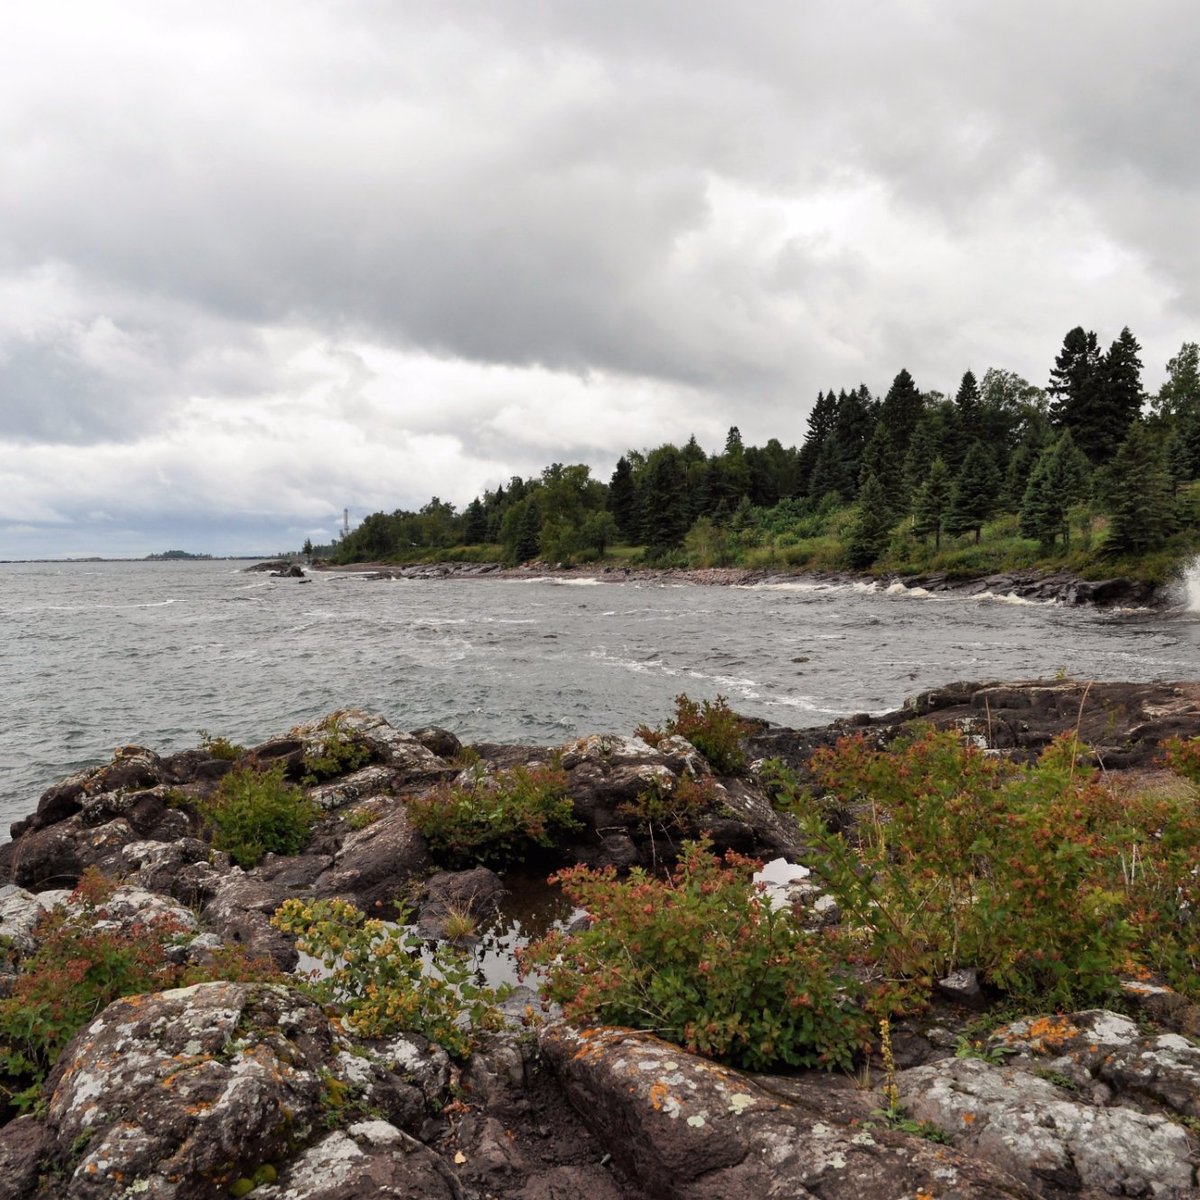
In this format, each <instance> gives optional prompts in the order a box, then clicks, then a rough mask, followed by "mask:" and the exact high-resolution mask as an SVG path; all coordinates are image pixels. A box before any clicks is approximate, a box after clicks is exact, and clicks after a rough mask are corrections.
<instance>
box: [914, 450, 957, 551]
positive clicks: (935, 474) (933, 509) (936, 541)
mask: <svg viewBox="0 0 1200 1200" xmlns="http://www.w3.org/2000/svg"><path fill="white" fill-rule="evenodd" d="M949 508H950V468H949V467H948V466H946V463H945V461H944V460H943V459H942V458H940V457H938V458H935V459H934V460H933V462H932V463H931V464H930V466H929V470H928V472H927V474H926V476H925V481H924V482H923V483H922V484H921V485H920V487H918V488H917V491H916V494H915V496H914V498H913V532H914V533H915V534H916V535H917V536H918V537H919V538H921V540H922V541H924V539H925V538H927V537H928V536H929V535H930V534H931V533H932V534H933V545H934V549H940V548H941V545H942V530H943V529H944V528H945V527H946V517H947V515H948V513H949Z"/></svg>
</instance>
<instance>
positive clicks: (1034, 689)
mask: <svg viewBox="0 0 1200 1200" xmlns="http://www.w3.org/2000/svg"><path fill="white" fill-rule="evenodd" d="M914 718H920V719H922V720H924V721H928V722H930V723H932V724H933V725H935V726H937V727H938V728H939V729H947V728H949V729H956V730H958V731H960V732H962V733H964V734H966V735H967V736H970V737H974V738H976V739H977V740H978V743H979V744H980V745H981V746H986V747H989V748H992V749H998V750H1002V751H1005V752H1007V753H1008V754H1010V755H1011V756H1013V757H1015V758H1018V759H1021V758H1024V759H1028V758H1031V757H1033V756H1034V755H1035V754H1037V753H1038V752H1039V751H1040V750H1041V749H1042V748H1043V747H1045V746H1046V745H1048V744H1049V743H1050V742H1051V741H1052V740H1053V739H1054V738H1056V737H1058V736H1059V735H1061V734H1064V733H1077V734H1078V736H1079V739H1080V741H1082V742H1083V743H1084V744H1085V745H1088V746H1091V747H1094V748H1096V749H1097V751H1098V752H1099V755H1100V756H1101V757H1102V758H1103V761H1104V764H1105V767H1106V768H1107V769H1108V770H1110V771H1113V770H1124V769H1128V768H1132V767H1136V768H1145V767H1149V766H1152V765H1153V764H1154V762H1155V761H1156V760H1157V758H1158V757H1159V753H1160V752H1159V744H1160V743H1161V742H1163V741H1164V740H1166V739H1167V738H1170V737H1176V736H1178V737H1185V738H1188V737H1195V736H1196V734H1197V732H1200V683H1196V682H1177V683H1101V682H1088V683H1083V682H1080V681H1078V680H1073V679H1064V680H1030V681H1022V682H1011V681H1003V682H1001V681H994V680H993V681H990V682H959V683H950V684H945V685H943V686H941V687H938V688H935V689H932V690H930V691H927V692H921V693H919V694H918V695H916V696H914V697H912V698H911V699H909V700H908V701H906V703H905V705H904V707H903V708H901V709H899V710H897V711H894V712H889V713H882V714H877V715H874V716H864V717H863V718H862V720H861V721H859V722H858V723H857V724H858V731H859V732H862V733H863V734H865V735H866V736H867V737H868V738H869V739H870V740H871V741H873V742H874V743H875V744H877V745H880V746H882V745H886V744H887V743H888V742H890V741H892V740H894V739H895V738H896V737H897V736H899V735H900V734H901V733H902V732H903V731H904V730H905V728H906V727H907V726H908V724H909V723H910V722H911V721H912V720H913V719H914ZM851 724H852V723H851V722H850V721H848V720H842V721H836V722H834V723H833V724H832V725H829V726H826V727H824V728H821V729H808V730H805V729H798V730H791V729H776V728H771V729H768V730H766V731H764V732H760V733H755V734H752V735H751V737H750V739H749V740H750V746H751V752H752V753H753V755H754V756H755V757H756V758H760V759H766V758H779V759H782V760H783V761H784V762H785V763H786V764H787V765H788V766H789V767H791V768H792V769H793V770H794V771H796V772H797V773H798V774H799V776H800V780H801V782H802V783H807V782H809V781H810V778H811V777H810V776H809V774H808V760H809V759H810V758H811V756H812V754H813V752H814V751H815V750H817V749H819V748H822V747H825V746H831V745H833V744H834V743H835V742H836V741H837V739H838V738H839V737H841V736H844V735H845V734H846V733H848V732H851V731H852V730H851Z"/></svg>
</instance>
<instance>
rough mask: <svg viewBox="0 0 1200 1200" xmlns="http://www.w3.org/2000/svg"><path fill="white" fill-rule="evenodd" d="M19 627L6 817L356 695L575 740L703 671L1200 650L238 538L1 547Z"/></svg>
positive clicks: (904, 608)
mask: <svg viewBox="0 0 1200 1200" xmlns="http://www.w3.org/2000/svg"><path fill="white" fill-rule="evenodd" d="M0 632H2V633H3V636H2V637H0V728H2V729H3V742H2V743H0V830H5V829H6V828H7V823H8V822H9V821H10V820H13V819H15V818H16V817H19V816H23V815H24V814H25V813H27V812H29V811H31V810H32V809H33V807H34V806H35V804H36V802H37V799H38V796H39V795H40V794H41V792H42V791H43V790H44V789H45V788H46V787H48V786H49V785H50V784H51V783H53V782H55V781H56V780H58V779H59V778H61V777H62V776H63V775H65V774H67V773H69V772H70V771H72V770H75V769H77V768H78V767H80V766H83V765H87V764H90V763H94V762H97V761H101V760H107V758H108V757H109V755H110V754H111V753H112V749H113V747H114V746H116V745H118V744H121V743H125V742H137V743H142V744H145V745H149V746H152V747H154V748H155V749H158V750H162V751H170V750H175V749H182V748H184V747H187V746H193V745H196V744H197V742H198V740H199V739H198V731H199V730H201V729H204V730H208V731H210V732H211V733H214V734H222V735H225V736H228V737H231V738H233V739H234V740H236V741H241V742H245V743H253V742H256V741H261V740H263V739H265V738H267V737H270V736H273V735H275V734H277V733H281V732H283V731H285V730H286V729H287V728H289V727H290V726H291V725H293V724H295V723H296V722H298V721H301V720H305V719H308V718H311V717H315V716H319V715H322V714H324V713H326V712H329V711H330V710H332V709H334V708H339V707H344V706H347V705H357V706H360V707H364V708H369V709H373V710H377V711H380V712H382V713H384V714H385V715H386V716H387V717H389V718H390V719H391V720H392V721H393V722H395V723H396V724H398V725H400V726H401V727H403V728H415V727H417V726H418V725H425V724H429V723H434V724H438V725H444V726H446V727H447V728H449V729H451V730H453V731H454V732H455V733H457V734H458V735H459V737H461V738H463V740H464V741H467V740H488V741H522V742H547V743H553V742H558V741H563V740H565V739H567V738H569V737H571V736H573V735H576V734H580V733H589V732H602V731H630V730H632V729H633V728H634V727H635V726H636V725H637V724H639V723H640V722H643V721H645V722H648V723H650V724H654V723H657V722H659V721H661V720H662V719H664V718H665V717H666V716H667V715H669V713H670V712H671V710H672V697H673V696H675V695H676V694H677V693H679V692H681V691H686V692H687V693H688V694H689V695H691V696H693V697H695V698H697V699H701V698H712V697H714V696H715V695H716V694H717V693H723V694H724V695H726V696H728V698H729V700H730V702H731V703H732V704H733V705H734V707H735V708H737V709H738V710H739V711H742V712H744V713H747V714H753V715H756V716H762V717H766V718H768V719H769V720H772V721H776V722H779V723H781V724H785V725H793V726H802V725H813V724H823V723H825V722H827V721H829V720H831V719H832V718H834V717H835V716H840V715H844V714H847V713H852V712H861V711H864V710H866V711H872V710H881V709H886V708H892V707H895V706H897V705H898V704H899V703H900V702H901V701H902V700H903V699H904V698H905V697H906V696H909V695H911V694H913V693H914V692H916V691H919V690H921V689H924V688H928V687H934V686H937V685H938V684H941V683H945V682H947V681H949V680H952V679H971V678H984V677H989V676H990V677H1005V678H1017V677H1030V676H1038V675H1042V676H1052V675H1054V674H1055V673H1056V672H1058V671H1059V670H1062V669H1066V670H1069V671H1070V673H1071V674H1073V675H1077V676H1080V677H1085V678H1095V679H1128V680H1149V679H1185V678H1195V677H1197V675H1198V674H1200V624H1198V623H1196V622H1195V621H1194V620H1192V619H1190V618H1188V617H1186V616H1180V615H1176V616H1174V617H1171V616H1166V617H1164V616H1161V615H1155V614H1149V613H1140V614H1138V613H1135V614H1125V615H1119V614H1118V615H1109V614H1101V613H1096V612H1092V611H1088V610H1079V609H1066V608H1058V607H1054V606H1049V605H1029V604H1012V603H1008V602H1005V601H1003V600H996V599H984V600H966V599H962V598H957V597H928V596H924V595H922V594H919V593H913V592H902V591H893V592H880V591H871V590H867V589H865V588H863V587H861V586H857V587H856V586H852V585H846V586H837V587H828V586H814V585H805V584H781V585H767V586H762V587H756V588H726V587H697V586H658V585H652V584H645V583H633V582H611V583H610V582H594V583H584V582H582V581H571V582H566V581H562V580H549V579H539V580H528V581H511V580H496V579H479V580H457V581H455V580H437V581H395V582H378V581H371V580H367V579H364V578H362V577H356V576H347V575H315V576H313V577H312V579H311V582H305V583H301V582H298V581H295V580H279V579H270V578H268V577H265V576H263V575H256V574H247V573H245V572H244V571H243V570H241V569H240V567H239V566H238V565H236V564H231V563H223V562H200V563H52V564H32V563H30V564H2V565H0ZM0 836H2V834H0Z"/></svg>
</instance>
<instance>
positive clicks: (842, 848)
mask: <svg viewBox="0 0 1200 1200" xmlns="http://www.w3.org/2000/svg"><path fill="white" fill-rule="evenodd" d="M811 767H812V770H813V772H814V774H815V775H816V777H817V779H818V780H819V782H820V784H821V785H822V786H823V787H824V788H825V789H826V790H827V791H831V792H833V793H834V794H835V795H836V796H837V797H838V799H839V800H840V801H841V802H842V803H850V802H852V801H855V800H859V801H862V800H866V801H867V802H868V803H869V808H868V809H867V811H866V814H865V815H864V817H863V818H862V819H861V820H860V821H859V823H858V826H857V828H856V830H855V839H854V841H851V840H850V839H848V838H847V837H845V836H843V835H841V834H835V833H831V832H830V831H829V829H828V827H827V825H826V821H825V817H824V813H823V812H822V811H821V810H820V809H819V808H818V807H816V806H813V807H810V809H809V810H808V811H807V812H805V810H804V805H803V804H799V805H795V806H794V807H795V811H797V812H798V814H799V820H800V824H801V828H802V830H803V832H804V834H805V837H806V840H807V842H808V846H809V849H808V851H807V852H806V854H805V855H804V857H803V859H802V861H803V862H804V864H805V865H806V866H808V867H810V868H811V870H812V871H813V873H814V875H816V876H817V878H819V879H820V880H821V882H822V883H823V885H824V886H825V887H826V889H827V890H828V891H829V892H830V893H831V894H832V895H833V896H834V898H835V899H836V900H837V902H838V905H839V907H840V908H841V911H842V913H843V918H844V919H845V920H847V921H848V922H849V923H850V924H851V926H852V927H854V928H856V929H857V930H859V931H860V932H861V933H862V934H864V935H865V936H866V937H867V938H868V939H869V943H870V947H871V949H870V958H871V959H872V960H873V962H874V963H875V964H876V966H877V969H878V970H879V971H880V972H881V974H882V976H884V977H886V978H889V979H893V980H898V981H902V982H905V983H906V985H907V987H908V989H909V995H910V997H912V998H914V999H916V1000H917V1002H920V1001H922V1000H923V999H924V996H925V994H926V992H927V989H928V986H929V984H930V982H931V981H932V979H934V978H937V977H939V976H940V975H942V974H944V973H946V972H947V971H949V970H952V969H954V968H955V967H958V966H973V967H977V968H979V970H980V971H981V973H982V975H983V977H984V979H985V980H986V981H987V982H988V983H990V984H991V985H992V986H994V987H996V988H997V989H999V990H1001V991H1003V992H1005V993H1007V994H1008V995H1009V996H1011V997H1012V998H1014V999H1015V1000H1018V1001H1019V1002H1021V1003H1026V1004H1036V1005H1041V1006H1049V1007H1055V1006H1067V1005H1073V1004H1078V1003H1095V1002H1100V1001H1103V1000H1104V999H1106V998H1108V997H1110V996H1112V995H1113V994H1115V993H1116V992H1117V991H1118V990H1119V987H1118V976H1119V974H1120V972H1121V971H1122V969H1123V968H1124V966H1125V964H1126V960H1127V957H1128V953H1129V949H1130V946H1131V942H1132V932H1131V928H1130V926H1129V923H1128V921H1127V920H1126V919H1125V914H1126V912H1127V906H1126V905H1125V903H1124V899H1123V897H1122V896H1121V894H1120V892H1119V890H1118V889H1117V888H1115V887H1114V879H1113V874H1112V859H1113V855H1114V854H1115V852H1116V843H1115V841H1114V840H1113V839H1114V838H1115V836H1116V833H1117V830H1118V829H1119V828H1120V826H1121V824H1122V823H1123V819H1124V818H1123V816H1122V809H1121V806H1119V805H1118V804H1117V803H1116V802H1115V800H1114V798H1113V797H1112V795H1111V794H1110V793H1109V792H1108V791H1107V790H1106V789H1105V788H1104V787H1103V786H1101V784H1100V781H1099V780H1098V779H1097V777H1096V775H1095V773H1094V772H1093V771H1091V770H1090V769H1089V768H1087V767H1086V766H1085V765H1084V763H1083V762H1082V759H1081V754H1080V747H1079V746H1078V744H1077V743H1075V742H1074V741H1073V740H1071V739H1069V738H1063V739H1060V740H1059V741H1057V742H1055V743H1054V744H1053V745H1052V746H1050V747H1049V748H1048V749H1047V750H1046V752H1045V753H1044V754H1043V756H1042V758H1041V759H1040V760H1039V761H1038V762H1037V763H1036V764H1033V765H1031V766H1028V767H1020V768H1017V767H1013V766H1011V765H1009V764H1007V763H1004V762H1002V761H1000V760H997V759H995V758H992V757H990V756H988V755H986V754H984V753H983V752H982V751H980V750H978V749H976V748H975V747H974V746H972V745H969V744H968V743H966V742H964V741H963V740H962V738H960V737H959V736H958V735H957V734H956V733H954V732H952V731H941V732H939V731H936V730H933V729H931V728H928V727H926V728H922V729H919V730H918V731H916V732H914V733H913V734H912V735H910V736H909V737H906V738H905V739H903V740H901V741H900V742H898V743H896V744H894V745H893V746H892V747H891V748H890V749H888V750H886V751H879V750H874V749H872V748H871V747H869V746H868V745H867V743H866V742H865V741H864V740H863V739H862V738H861V737H856V738H847V739H843V740H842V741H840V742H839V743H838V745H837V746H836V747H835V748H833V749H828V750H821V751H818V752H817V754H815V755H814V756H813V759H812V761H811ZM823 803H825V804H827V803H828V801H827V800H826V801H824V802H823Z"/></svg>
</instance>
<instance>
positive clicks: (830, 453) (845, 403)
mask: <svg viewBox="0 0 1200 1200" xmlns="http://www.w3.org/2000/svg"><path fill="white" fill-rule="evenodd" d="M872 409H873V405H872V403H871V394H870V392H868V391H867V389H866V388H865V387H862V388H859V389H858V390H856V391H852V392H840V393H839V394H838V401H837V415H836V417H835V418H834V423H833V429H832V430H830V433H829V436H828V437H827V438H826V439H825V441H824V442H823V443H822V444H821V452H820V454H819V455H818V456H817V462H816V465H815V466H814V468H813V475H812V480H811V482H810V484H809V495H810V496H812V497H813V499H814V500H820V499H821V498H822V497H823V496H824V495H825V494H826V493H827V492H836V493H837V495H838V497H839V498H840V499H841V500H843V501H850V500H853V499H854V497H855V495H856V494H857V492H858V485H859V475H860V473H861V468H862V457H863V451H864V450H866V448H867V441H868V439H869V438H870V436H871V431H872V429H873V428H874V415H873V412H872Z"/></svg>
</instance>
